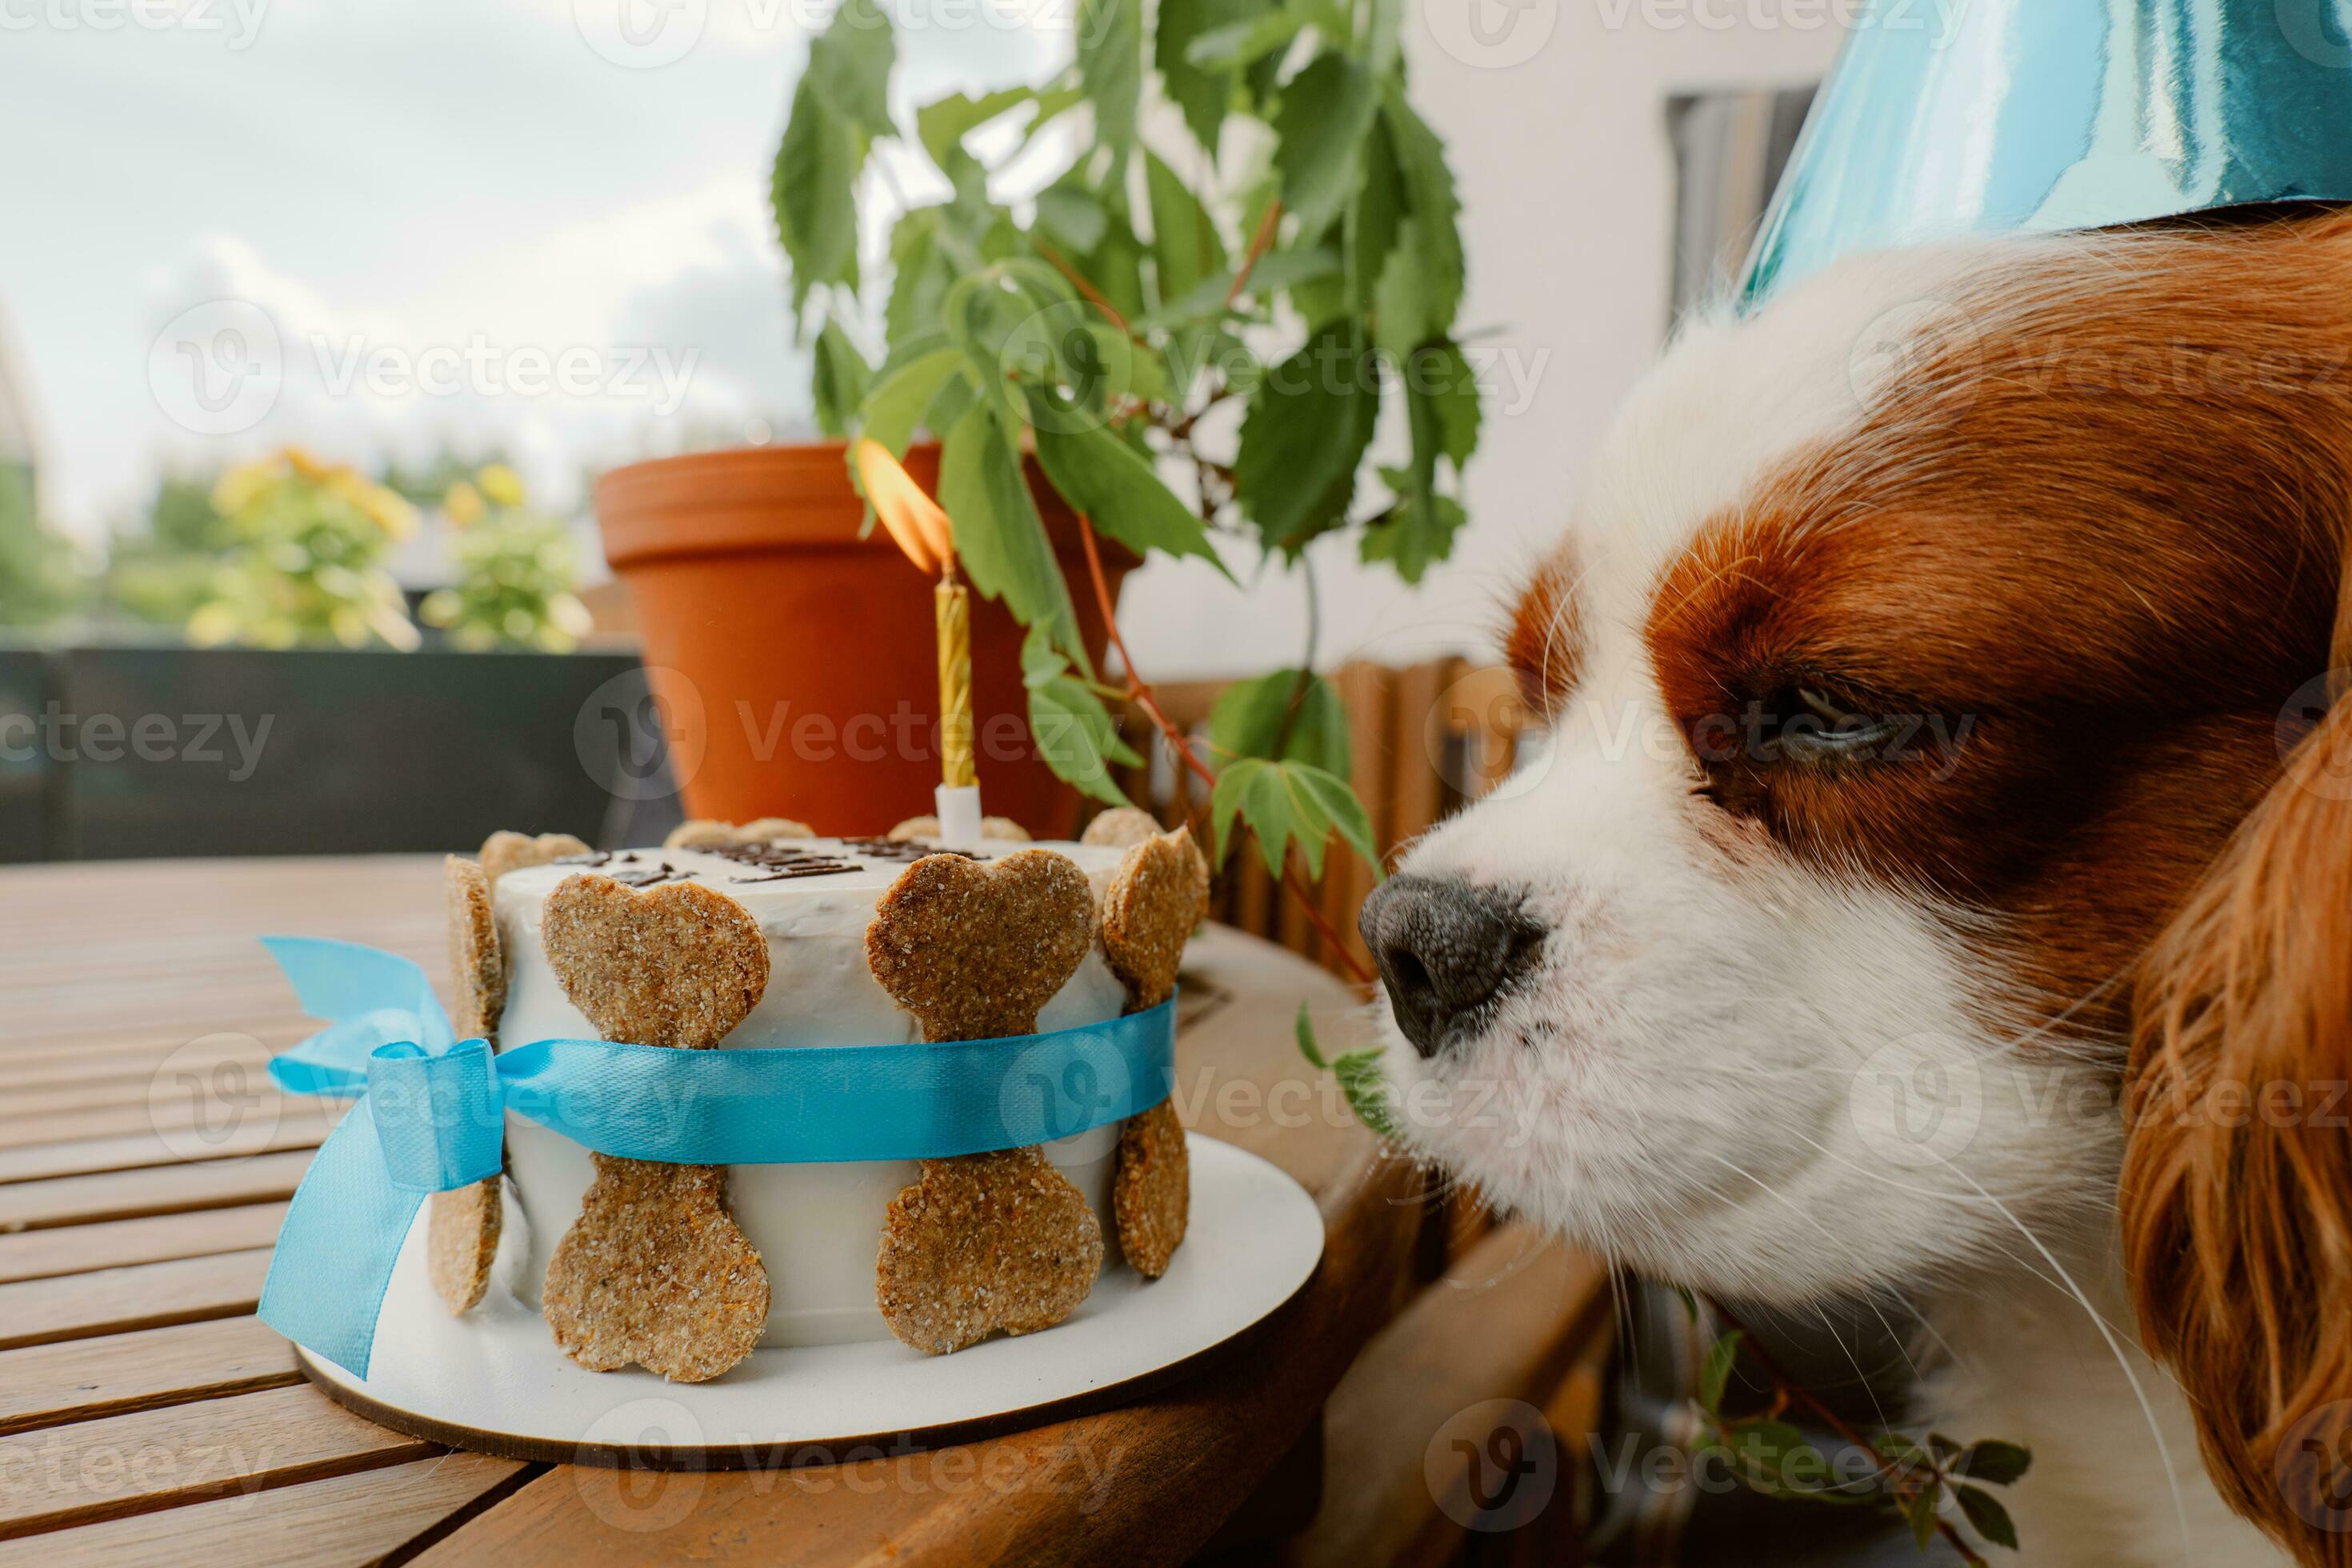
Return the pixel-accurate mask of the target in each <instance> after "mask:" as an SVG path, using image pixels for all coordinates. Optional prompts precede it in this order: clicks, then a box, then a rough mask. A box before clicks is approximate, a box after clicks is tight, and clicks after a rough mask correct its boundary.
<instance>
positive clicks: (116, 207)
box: [0, 0, 1070, 539]
mask: <svg viewBox="0 0 2352 1568" xmlns="http://www.w3.org/2000/svg"><path fill="white" fill-rule="evenodd" d="M830 5H831V0H402V3H400V4H389V3H383V0H0V146H6V147H10V148H13V149H15V154H14V156H15V166H14V168H12V170H11V171H10V177H9V179H8V180H7V182H6V184H5V187H0V188H5V191H6V193H7V195H6V197H5V200H6V205H7V213H6V217H5V221H0V321H5V324H4V325H0V331H6V332H7V334H8V337H9V339H10V341H11V342H12V343H13V345H14V348H15V351H16V352H15V353H14V355H13V356H12V357H14V358H15V359H16V360H17V361H18V362H19V371H20V374H22V375H23V377H24V379H26V381H28V382H29V383H30V386H29V392H30V397H31V401H32V403H33V405H34V412H35V417H36V420H37V427H38V430H39V433H40V440H41V447H42V449H41V451H40V453H39V454H38V455H39V457H40V458H41V459H42V479H43V489H44V504H45V510H47V512H48V514H49V515H50V517H51V519H52V521H55V522H56V523H58V525H60V526H61V527H63V528H65V529H66V530H67V531H69V532H71V533H74V534H75V535H77V536H79V537H81V538H84V539H91V538H95V537H97V536H98V535H99V534H100V533H102V532H103V531H104V530H105V529H106V528H108V527H109V526H110V525H111V524H113V523H114V522H116V521H119V520H121V519H124V518H126V517H130V516H133V515H136V513H137V511H138V510H139V508H140V505H141V503H142V501H143V499H144V498H145V496H146V495H147V494H148V493H149V491H150V490H151V489H152V485H153V482H154V479H155V478H156V476H157V474H158V473H159V472H160V471H162V470H163V469H165V468H184V469H191V470H194V471H200V472H202V471H209V470H211V469H213V468H216V467H218V466H219V465H220V464H222V463H223V462H225V461H230V460H235V459H236V458H242V457H247V456H251V455H255V454H257V453H259V452H262V451H266V450H268V449H270V448H273V447H277V446H279V445H282V444H284V443H286V442H289V441H293V442H299V443H301V444H304V445H306V446H310V447H316V448H317V449H318V450H320V453H321V455H323V456H327V457H332V458H343V459H347V460H357V461H360V462H362V463H363V464H372V463H373V462H374V461H377V460H379V459H381V458H384V457H387V456H394V457H401V458H408V459H411V460H415V459H420V458H424V457H425V456H427V455H429V454H430V453H432V452H433V451H436V450H438V449H444V448H446V449H453V450H455V451H457V452H459V453H461V454H471V453H477V452H481V451H487V450H489V449H491V448H493V447H496V448H501V449H504V450H506V451H508V452H509V453H510V454H512V455H513V456H514V457H515V458H516V459H517V460H518V462H519V465H520V467H521V468H523V470H524V472H525V475H526V477H527V478H529V479H531V480H532V481H533V482H534V484H535V486H536V488H537V489H539V491H540V492H541V495H542V496H543V497H544V498H545V499H547V500H551V501H552V502H554V503H555V504H559V505H563V504H567V503H569V502H570V501H571V500H572V499H573V498H574V496H575V495H576V493H577V490H578V486H579V483H580V479H581V477H582V475H583V472H584V471H585V470H586V469H587V468H590V467H592V466H593V467H604V466H609V465H610V464H611V463H613V462H615V461H619V460H623V459H625V458H629V457H635V456H643V455H648V454H651V453H656V452H660V451H666V450H674V449H677V447H680V446H685V445H704V446H707V445H713V444H719V443H720V442H724V441H735V440H742V439H746V438H750V439H759V438H762V437H769V436H789V435H792V434H795V433H799V432H801V431H803V430H804V428H805V425H804V421H805V419H806V413H807V406H808V404H807V395H806V391H805V381H806V367H805V364H804V363H803V360H802V358H801V356H800V354H799V352H798V351H797V350H796V348H795V347H794V345H793V342H792V336H791V323H790V320H789V316H788V312H787V310H786V306H785V302H784V293H783V280H782V279H783V273H782V255H781V251H780V249H779V247H778V246H777V243H776V240H775V237H774V231H773V228H772V223H771V220H770V218H769V216H768V205H767V184H768V169H769V165H770V163H771V161H772V156H773V153H774V148H775V142H776V139H777V137H778V135H779V134H780V133H781V132H782V125H783V119H784V110H785V106H786V101H787V97H788V94H789V91H790V88H791V84H792V83H793V80H794V79H796V78H797V76H798V75H799V72H800V70H801V68H802V66H803V61H804V59H805V58H806V48H807V38H808V35H809V32H810V30H811V28H812V26H822V24H823V21H824V18H825V16H828V15H829V12H830ZM1023 10H1024V12H1025V13H1026V14H1025V15H1024V16H1018V17H1016V16H1013V9H1012V5H1011V4H1010V0H968V3H965V4H962V5H930V6H919V7H911V8H910V7H900V8H899V13H900V20H901V30H900V48H901V68H900V70H899V72H898V77H897V79H896V81H895V83H894V91H895V92H896V93H897V94H898V97H899V98H900V99H901V100H902V103H901V107H902V108H910V107H911V105H912V104H914V103H918V102H923V101H928V100H930V99H932V98H935V97H937V96H938V95H939V94H940V93H941V92H943V91H946V90H950V89H954V88H957V87H965V88H980V87H988V86H997V85H1003V84H1005V83H1008V82H1012V81H1017V80H1027V79H1033V78H1034V77H1036V76H1038V75H1041V74H1043V73H1044V72H1045V71H1047V70H1048V69H1050V68H1052V66H1053V65H1054V64H1055V62H1057V61H1058V60H1061V59H1066V58H1068V53H1069V47H1070V34H1069V25H1068V22H1067V20H1066V16H1065V15H1064V14H1063V13H1064V11H1065V10H1066V8H1064V7H1056V6H1053V5H1044V6H1040V5H1024V6H1023ZM902 174H903V177H904V178H905V179H906V180H908V181H910V182H911V181H919V179H920V174H919V173H915V172H912V171H905V172H902ZM918 194H919V193H918ZM877 221H878V220H877ZM191 356H194V357H193V358H192V357H191ZM207 356H209V357H207Z"/></svg>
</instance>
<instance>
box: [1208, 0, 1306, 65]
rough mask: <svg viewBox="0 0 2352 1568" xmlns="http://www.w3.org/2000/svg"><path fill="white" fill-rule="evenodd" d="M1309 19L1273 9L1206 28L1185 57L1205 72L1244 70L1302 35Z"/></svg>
mask: <svg viewBox="0 0 2352 1568" xmlns="http://www.w3.org/2000/svg"><path fill="white" fill-rule="evenodd" d="M1304 26H1307V18H1306V17H1305V16H1301V15H1300V14H1299V13H1297V12H1296V11H1269V12H1267V13H1266V14H1265V15H1264V16H1253V17H1250V18H1249V19H1247V20H1245V21H1236V22H1227V23H1223V24H1221V25H1219V26H1213V27H1208V28H1204V29H1203V30H1202V31H1201V32H1199V33H1197V34H1195V35H1193V37H1192V42H1191V43H1190V44H1188V45H1186V46H1185V48H1184V58H1185V60H1186V61H1187V62H1188V63H1189V64H1191V65H1193V66H1195V67H1197V68H1200V69H1202V70H1204V71H1233V70H1240V69H1241V68H1244V67H1245V66H1249V65H1251V64H1254V63H1255V61H1256V60H1257V59H1258V58H1260V57H1261V56H1264V55H1270V54H1272V53H1273V52H1274V51H1275V50H1276V49H1278V48H1280V47H1283V46H1284V45H1285V44H1287V43H1289V42H1290V40H1291V39H1293V38H1295V37H1298V32H1299V29H1300V28H1302V27H1304Z"/></svg>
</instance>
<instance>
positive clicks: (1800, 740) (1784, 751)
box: [1765, 686, 1898, 763]
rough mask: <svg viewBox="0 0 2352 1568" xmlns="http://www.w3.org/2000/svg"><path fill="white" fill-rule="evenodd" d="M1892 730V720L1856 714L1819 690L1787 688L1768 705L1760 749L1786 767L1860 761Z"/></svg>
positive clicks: (1891, 734)
mask: <svg viewBox="0 0 2352 1568" xmlns="http://www.w3.org/2000/svg"><path fill="white" fill-rule="evenodd" d="M1897 729H1898V724H1897V721H1896V720H1895V718H1894V717H1893V716H1891V715H1887V714H1880V713H1869V712H1864V711H1862V710H1859V709H1857V708H1856V707H1855V705H1854V703H1853V701H1852V700H1849V699H1846V698H1843V697H1841V696H1839V695H1838V694H1837V693H1835V692H1833V691H1831V690H1828V689H1825V688H1822V687H1819V686H1790V687H1788V688H1786V689H1783V690H1782V691H1780V693H1779V694H1778V695H1777V696H1776V697H1775V698H1774V699H1773V700H1772V702H1771V703H1770V705H1769V720H1768V722H1767V724H1766V727H1765V748H1766V751H1767V753H1768V755H1769V756H1771V757H1773V758H1776V759H1779V760H1784V761H1788V762H1792V763H1833V762H1863V761H1868V760H1872V759H1874V758H1875V757H1877V756H1878V755H1879V754H1880V753H1881V752H1883V751H1884V750H1885V747H1886V745H1887V744H1888V742H1891V741H1893V740H1894V739H1895V734H1896V731H1897Z"/></svg>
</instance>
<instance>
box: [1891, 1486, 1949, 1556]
mask: <svg viewBox="0 0 2352 1568" xmlns="http://www.w3.org/2000/svg"><path fill="white" fill-rule="evenodd" d="M1943 1496H1944V1483H1943V1482H1941V1481H1939V1480H1937V1479H1935V1478H1933V1477H1932V1476H1931V1477H1929V1478H1928V1479H1927V1482H1926V1483H1925V1484H1924V1485H1922V1486H1921V1487H1920V1488H1919V1489H1918V1490H1916V1491H1915V1492H1912V1493H1910V1494H1908V1495H1907V1496H1906V1497H1905V1498H1904V1499H1903V1500H1902V1504H1901V1507H1902V1510H1903V1517H1904V1518H1905V1519H1906V1520H1908V1521H1911V1540H1912V1542H1914V1543H1915V1544H1916V1545H1917V1547H1918V1548H1919V1550H1920V1551H1922V1552H1925V1551H1927V1542H1930V1541H1933V1540H1935V1539H1936V1505H1937V1503H1938V1502H1940V1501H1942V1500H1943Z"/></svg>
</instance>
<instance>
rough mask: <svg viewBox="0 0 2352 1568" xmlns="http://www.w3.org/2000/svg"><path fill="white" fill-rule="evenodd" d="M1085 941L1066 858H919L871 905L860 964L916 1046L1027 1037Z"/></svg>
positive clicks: (1087, 905) (1080, 899)
mask: <svg viewBox="0 0 2352 1568" xmlns="http://www.w3.org/2000/svg"><path fill="white" fill-rule="evenodd" d="M1093 941H1094V899H1093V896H1092V895H1091V894H1090V893H1089V892H1088V891H1087V879H1086V874H1085V873H1084V872H1082V871H1080V870H1079V869H1078V868H1077V866H1076V863H1075V862H1073V861H1072V860H1071V859H1070V858H1068V857H1067V856H1064V855H1056V854H1055V853H1054V852H1053V851H1052V850H1050V849H1022V850H1018V851H1016V852H1014V853H1013V854H1011V855H1007V856H1006V857H1005V858H1003V859H1002V860H992V861H981V860H970V859H966V858H964V857H962V856H961V855H926V856H925V857H923V858H921V859H920V860H918V861H916V862H915V863H914V864H913V865H911V866H909V867H908V868H906V870H904V871H902V872H900V873H899V875H898V880H897V881H896V882H893V883H892V884H891V885H890V890H889V891H888V892H887V893H885V894H883V895H882V898H881V901H880V902H878V903H877V904H876V905H875V908H874V920H873V923H872V924H870V925H868V926H867V927H866V966H867V967H868V968H869V969H871V970H872V971H873V972H874V978H875V979H876V980H878V981H880V982H881V984H882V989H884V990H885V991H887V992H888V993H890V994H891V995H893V996H895V997H897V998H898V1005H900V1006H902V1007H904V1008H906V1009H907V1011H908V1012H909V1013H912V1014H913V1015H914V1016H916V1018H917V1019H918V1020H919V1021H920V1022H921V1024H922V1026H923V1038H925V1039H926V1040H935V1041H936V1040H992V1039H998V1038H1002V1037H1005V1036H1008V1035H1026V1034H1031V1033H1034V1031H1035V1029H1036V1027H1037V1012H1038V1009H1040V1008H1042V1007H1043V1006H1045V1004H1046V1003H1048V1002H1050V1001H1052V1000H1053V999H1054V994H1055V992H1057V991H1059V990H1060V989H1061V988H1062V986H1063V984H1065V983H1066V981H1067V980H1068V979H1069V978H1070V976H1071V975H1072V974H1073V973H1076V971H1077V967H1078V965H1079V963H1081V962H1083V961H1084V960H1085V958H1086V956H1087V946H1088V945H1089V944H1090V943H1091V942H1093Z"/></svg>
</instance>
